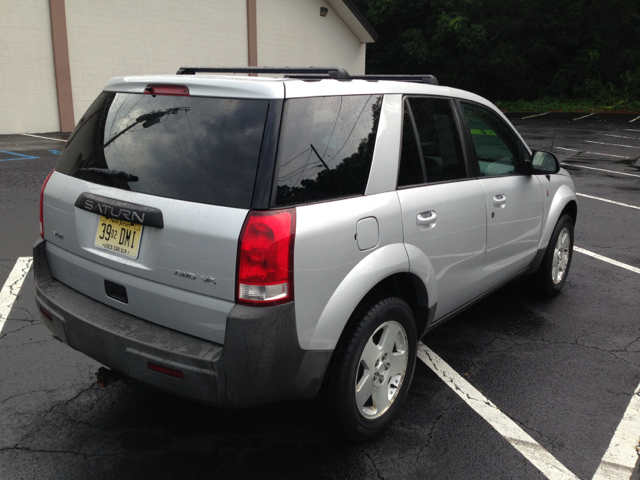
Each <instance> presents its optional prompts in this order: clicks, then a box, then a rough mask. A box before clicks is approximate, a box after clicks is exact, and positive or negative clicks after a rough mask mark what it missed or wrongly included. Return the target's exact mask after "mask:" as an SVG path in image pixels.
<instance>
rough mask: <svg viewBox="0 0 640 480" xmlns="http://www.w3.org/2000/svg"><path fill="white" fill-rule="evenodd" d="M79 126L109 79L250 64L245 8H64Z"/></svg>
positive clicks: (112, 3) (84, 2) (190, 1)
mask: <svg viewBox="0 0 640 480" xmlns="http://www.w3.org/2000/svg"><path fill="white" fill-rule="evenodd" d="M65 2H66V11H67V29H68V38H69V60H70V62H71V84H72V89H73V109H74V113H75V118H76V123H77V122H78V120H79V119H80V118H81V117H82V115H83V114H84V112H85V111H86V110H87V108H88V107H89V105H91V102H93V100H94V99H95V97H96V96H97V95H98V93H100V91H101V90H102V88H103V87H104V84H105V83H106V82H107V80H109V79H110V78H111V77H116V76H120V75H138V74H167V73H168V74H174V73H176V71H177V70H178V68H180V67H182V66H216V65H233V66H236V65H246V64H247V48H248V46H247V4H246V1H245V0H206V1H203V0H108V1H107V0H65Z"/></svg>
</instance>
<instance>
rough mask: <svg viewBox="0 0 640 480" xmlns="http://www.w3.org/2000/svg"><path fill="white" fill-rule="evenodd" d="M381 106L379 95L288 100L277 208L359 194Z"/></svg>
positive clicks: (364, 182)
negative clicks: (278, 206)
mask: <svg viewBox="0 0 640 480" xmlns="http://www.w3.org/2000/svg"><path fill="white" fill-rule="evenodd" d="M381 104H382V96H379V95H354V96H339V97H317V98H296V99H291V100H287V101H286V102H285V106H284V114H283V122H282V130H281V133H280V144H279V146H278V169H279V170H278V187H277V193H276V202H275V203H276V205H294V204H299V203H308V202H317V201H322V200H328V199H333V198H341V197H349V196H354V195H362V194H364V189H365V187H366V186H367V179H368V177H369V169H370V167H371V159H372V156H373V148H374V146H375V141H376V140H375V139H376V131H377V127H378V119H379V117H380V106H381Z"/></svg>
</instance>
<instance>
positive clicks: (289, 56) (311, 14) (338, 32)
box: [257, 0, 366, 75]
mask: <svg viewBox="0 0 640 480" xmlns="http://www.w3.org/2000/svg"><path fill="white" fill-rule="evenodd" d="M320 7H326V8H328V9H329V12H328V14H327V16H326V17H321V16H320ZM257 20H258V22H257V23H258V65H259V66H261V67H285V66H289V67H311V66H313V67H344V68H346V70H347V71H348V72H349V73H351V74H354V75H358V74H359V75H362V74H364V73H365V72H364V69H365V52H366V44H364V43H361V42H360V40H358V38H357V37H356V36H355V35H354V33H353V32H352V31H351V29H349V27H347V25H346V24H345V23H344V22H343V21H342V19H341V18H340V17H339V16H338V14H337V13H336V11H335V10H333V8H332V7H331V6H330V5H329V4H328V3H327V2H325V1H322V0H257Z"/></svg>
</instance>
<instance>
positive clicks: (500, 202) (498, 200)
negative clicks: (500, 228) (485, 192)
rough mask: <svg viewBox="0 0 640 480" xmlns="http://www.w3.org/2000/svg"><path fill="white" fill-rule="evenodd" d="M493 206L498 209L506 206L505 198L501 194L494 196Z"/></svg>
mask: <svg viewBox="0 0 640 480" xmlns="http://www.w3.org/2000/svg"><path fill="white" fill-rule="evenodd" d="M493 204H494V205H495V206H496V207H498V208H502V207H504V206H505V205H506V204H507V197H506V196H505V195H504V194H502V193H499V194H498V195H494V196H493Z"/></svg>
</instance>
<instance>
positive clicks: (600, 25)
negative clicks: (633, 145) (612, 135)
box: [354, 0, 640, 108]
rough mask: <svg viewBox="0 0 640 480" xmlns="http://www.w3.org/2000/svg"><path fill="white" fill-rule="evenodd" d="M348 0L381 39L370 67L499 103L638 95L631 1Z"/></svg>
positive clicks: (637, 9) (639, 46) (638, 19)
mask: <svg viewBox="0 0 640 480" xmlns="http://www.w3.org/2000/svg"><path fill="white" fill-rule="evenodd" d="M354 1H355V3H356V4H357V6H358V7H359V8H360V9H361V10H362V12H363V13H364V14H365V16H366V17H367V18H368V19H369V21H370V22H371V23H372V24H373V26H374V28H375V29H376V31H377V32H378V33H379V35H380V38H379V40H378V42H376V43H375V44H373V45H370V46H369V47H368V51H367V71H368V72H369V73H432V74H435V75H436V76H437V77H438V79H439V81H440V83H441V84H444V85H450V86H453V87H458V88H463V89H467V90H471V91H474V92H477V93H479V94H481V95H484V96H487V97H489V98H493V99H501V100H514V99H525V100H531V99H535V98H543V97H549V98H567V99H581V98H588V99H592V100H594V101H596V102H598V103H599V104H601V105H613V106H614V105H616V104H625V105H630V104H632V103H634V102H635V99H636V98H640V2H639V1H637V0H354ZM612 108H614V107H612Z"/></svg>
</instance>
